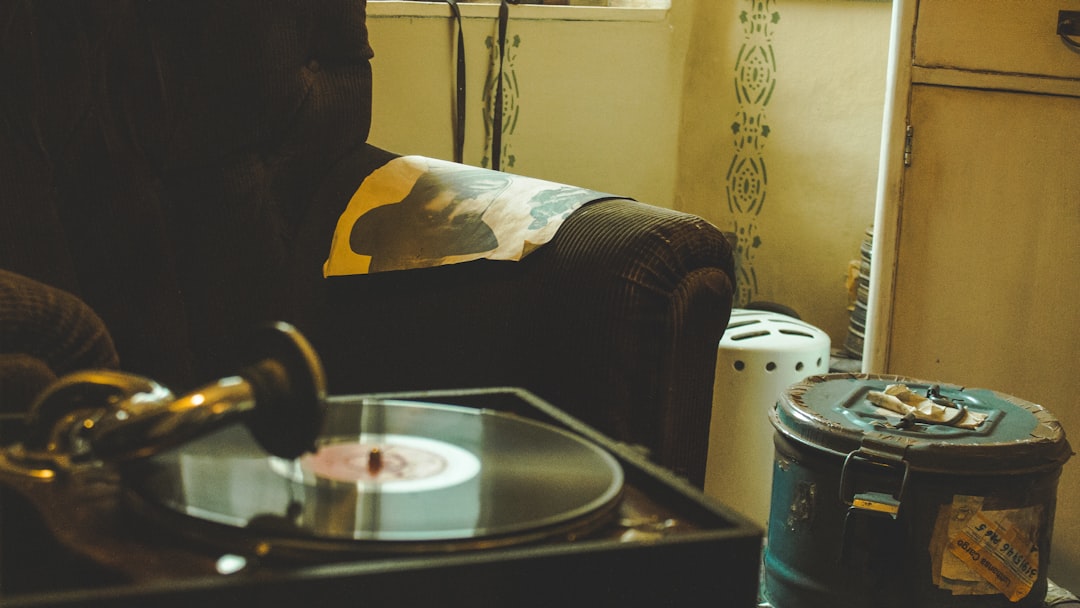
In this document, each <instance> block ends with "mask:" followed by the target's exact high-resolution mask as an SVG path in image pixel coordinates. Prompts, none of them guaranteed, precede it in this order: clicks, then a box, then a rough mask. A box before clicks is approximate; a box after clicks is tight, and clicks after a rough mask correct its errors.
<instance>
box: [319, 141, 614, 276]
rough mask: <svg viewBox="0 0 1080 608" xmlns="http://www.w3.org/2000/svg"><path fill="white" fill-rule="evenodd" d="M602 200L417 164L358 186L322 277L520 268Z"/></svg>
mask: <svg viewBox="0 0 1080 608" xmlns="http://www.w3.org/2000/svg"><path fill="white" fill-rule="evenodd" d="M606 198H614V197H613V196H612V195H610V194H604V193H601V192H596V191H594V190H587V189H583V188H577V187H573V186H565V185H562V184H557V183H553V182H548V181H543V180H538V179H532V178H527V177H521V176H517V175H512V174H509V173H502V172H499V171H492V170H489V169H480V168H476V167H471V166H467V165H462V164H458V163H452V162H448V161H443V160H436V159H432V158H426V157H421V156H403V157H400V158H396V159H394V160H393V161H391V162H389V163H387V164H386V165H385V166H383V167H381V168H379V169H378V170H376V171H375V172H373V173H372V174H371V175H369V176H368V177H367V179H365V180H364V182H363V183H362V184H360V188H359V189H358V190H357V191H356V193H354V194H353V196H352V199H351V200H350V201H349V205H348V207H347V208H346V209H345V211H344V212H343V213H342V214H341V216H340V217H339V218H338V223H337V228H336V229H335V230H334V236H333V240H332V241H331V244H330V255H329V257H328V258H327V260H326V263H325V264H324V265H323V276H327V277H329V276H341V275H351V274H366V273H370V272H383V271H388V270H405V269H409V268H425V267H429V266H439V265H443V264H456V263H459V262H467V261H470V260H476V259H480V258H487V259H493V260H520V259H521V258H523V257H524V256H526V255H528V254H529V253H530V252H532V251H533V250H535V249H536V248H537V247H539V246H540V245H543V244H544V243H546V242H548V241H549V240H551V237H552V236H554V234H555V231H556V230H557V229H558V228H559V226H560V225H561V224H562V222H563V220H565V219H566V218H567V216H569V215H570V213H572V212H573V211H574V210H575V209H577V208H578V207H580V206H582V205H584V204H585V203H588V202H591V201H596V200H600V199H606Z"/></svg>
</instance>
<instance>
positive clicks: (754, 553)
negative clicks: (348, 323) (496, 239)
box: [0, 324, 762, 607]
mask: <svg viewBox="0 0 1080 608" xmlns="http://www.w3.org/2000/svg"><path fill="white" fill-rule="evenodd" d="M238 368H239V370H240V371H238V372H237V374H236V375H235V376H230V377H227V378H223V379H221V380H219V381H218V382H216V383H214V384H211V385H208V386H206V387H204V388H202V389H200V390H198V391H195V392H193V393H190V394H187V395H183V396H180V397H176V396H174V395H173V394H172V393H171V391H169V390H168V389H166V388H164V387H162V386H160V385H158V384H156V383H154V382H153V381H151V380H148V379H145V378H141V377H137V376H131V375H127V374H121V373H115V372H85V373H81V374H76V375H74V376H72V377H67V378H64V379H61V380H60V381H59V382H58V383H57V385H55V386H54V387H52V388H51V389H49V390H48V391H46V394H45V395H44V396H43V397H42V398H41V399H40V400H39V401H38V402H37V404H36V405H35V407H34V409H33V410H32V411H31V413H30V414H29V415H28V416H27V417H26V418H25V420H21V419H20V420H16V419H6V420H3V421H2V423H0V432H3V433H4V435H5V447H4V448H3V450H2V451H0V498H2V500H3V502H2V503H0V505H2V511H0V534H2V536H0V605H4V606H46V605H55V606H75V605H78V606H98V605H100V606H105V605H108V606H147V605H155V606H174V605H175V606H185V607H187V606H235V605H237V602H243V605H246V606H300V605H304V606H337V605H342V606H344V605H349V606H381V605H394V606H402V605H440V606H466V605H468V606H489V605H491V606H554V605H585V606H639V605H640V606H657V605H660V606H667V605H672V606H674V605H678V606H692V605H706V604H707V605H714V606H747V607H749V606H754V605H756V597H757V588H758V570H759V553H760V547H761V537H762V534H761V531H760V530H758V529H757V528H756V527H755V526H753V525H751V524H749V523H748V522H747V521H746V520H744V519H743V518H741V517H740V516H738V515H737V514H734V513H733V512H731V511H729V510H728V509H727V508H725V507H724V506H722V505H718V504H716V503H714V502H712V501H710V500H709V499H708V498H706V497H705V496H704V495H702V494H701V493H700V492H699V491H698V490H696V489H694V488H693V487H691V486H690V485H688V484H687V483H685V482H684V481H682V480H680V479H678V478H676V477H674V476H673V475H671V474H670V473H668V472H667V471H666V470H664V469H661V468H659V467H657V466H655V465H653V464H652V463H650V462H649V461H648V460H647V459H646V458H644V457H643V456H642V455H641V454H640V453H639V452H638V451H637V450H635V449H633V448H631V447H628V446H625V445H621V444H618V443H616V442H613V441H611V440H609V439H608V438H606V437H604V436H603V435H601V434H599V433H597V432H596V431H594V430H592V429H591V428H589V427H587V426H585V425H583V424H581V423H580V422H578V421H577V420H575V419H574V418H572V417H570V416H568V415H567V414H565V413H563V412H562V411H560V410H559V409H557V408H555V407H553V406H552V405H550V404H548V403H546V402H544V401H542V400H541V399H538V398H537V397H536V396H534V395H532V394H530V393H528V392H526V391H523V390H520V389H515V388H487V389H470V390H445V391H429V392H421V393H398V394H376V395H356V396H335V397H329V398H327V397H326V396H325V394H324V393H325V391H324V389H323V386H324V382H323V379H322V371H321V367H320V365H319V363H318V359H317V357H316V356H315V354H314V352H313V351H312V350H311V347H310V346H309V345H308V344H307V342H306V341H305V340H304V339H303V337H302V336H300V335H299V334H298V333H297V332H296V331H295V330H294V329H292V328H291V327H289V326H287V325H284V324H278V325H277V326H275V327H273V328H268V329H266V330H265V331H263V332H262V333H261V334H259V336H258V337H257V338H256V339H255V340H253V342H252V353H251V356H250V357H249V358H248V359H247V360H245V361H241V362H240V365H239V366H238ZM12 438H16V439H17V440H15V441H13V440H12Z"/></svg>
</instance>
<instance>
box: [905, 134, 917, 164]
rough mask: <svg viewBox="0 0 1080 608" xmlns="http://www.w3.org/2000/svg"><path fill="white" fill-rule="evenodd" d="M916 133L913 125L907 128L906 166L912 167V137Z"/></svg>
mask: <svg viewBox="0 0 1080 608" xmlns="http://www.w3.org/2000/svg"><path fill="white" fill-rule="evenodd" d="M914 133H915V129H914V128H912V126H911V125H908V126H907V130H906V131H905V132H904V166H905V167H910V166H911V137H912V135H913V134H914Z"/></svg>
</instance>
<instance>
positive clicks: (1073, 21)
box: [1057, 11, 1080, 51]
mask: <svg viewBox="0 0 1080 608" xmlns="http://www.w3.org/2000/svg"><path fill="white" fill-rule="evenodd" d="M1057 35H1058V36H1061V41H1062V42H1064V43H1065V44H1066V45H1068V46H1069V47H1070V48H1072V49H1073V50H1076V51H1080V41H1077V40H1075V39H1073V38H1072V37H1073V36H1080V11H1058V24H1057Z"/></svg>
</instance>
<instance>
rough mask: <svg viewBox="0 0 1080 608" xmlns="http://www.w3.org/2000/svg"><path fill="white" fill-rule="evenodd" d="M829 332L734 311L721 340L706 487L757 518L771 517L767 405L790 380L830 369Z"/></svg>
mask: <svg viewBox="0 0 1080 608" xmlns="http://www.w3.org/2000/svg"><path fill="white" fill-rule="evenodd" d="M830 346H831V343H830V340H829V336H828V334H826V333H825V332H823V331H821V330H820V329H818V328H816V327H814V326H813V325H810V324H809V323H805V322H803V321H800V320H799V319H796V318H794V317H789V316H786V315H782V314H779V313H774V312H767V311H760V310H746V309H735V310H733V311H732V312H731V320H730V321H729V322H728V326H727V330H726V331H725V332H724V336H723V338H721V340H720V345H719V350H718V351H717V357H716V380H715V381H714V384H713V411H712V423H711V426H710V432H709V455H708V461H707V464H706V468H705V493H706V494H708V495H709V496H712V497H714V498H717V499H719V500H720V501H721V502H723V503H724V504H726V505H728V506H730V507H732V508H734V509H735V510H737V511H739V512H740V513H742V514H743V515H746V516H747V517H749V518H751V519H752V520H754V521H755V522H757V523H759V524H761V525H762V526H765V525H766V524H767V522H768V521H769V497H770V493H771V490H772V464H773V451H774V450H773V432H774V429H773V427H772V425H771V424H770V423H769V410H771V409H772V408H773V406H775V405H776V401H777V399H779V397H780V396H781V395H782V394H783V391H784V389H786V388H787V387H788V386H790V385H792V384H794V383H796V382H800V381H802V380H803V379H805V378H807V377H808V376H813V375H817V374H823V373H826V372H828V370H829V349H830Z"/></svg>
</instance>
